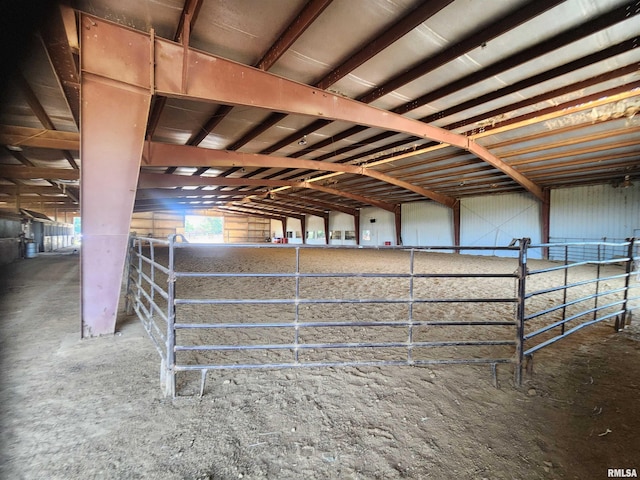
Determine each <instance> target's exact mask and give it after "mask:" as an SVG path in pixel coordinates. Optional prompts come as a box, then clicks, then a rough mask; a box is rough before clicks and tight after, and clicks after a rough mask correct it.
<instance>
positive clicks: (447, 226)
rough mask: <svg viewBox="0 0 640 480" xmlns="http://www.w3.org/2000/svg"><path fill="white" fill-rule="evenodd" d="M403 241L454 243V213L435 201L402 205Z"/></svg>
mask: <svg viewBox="0 0 640 480" xmlns="http://www.w3.org/2000/svg"><path fill="white" fill-rule="evenodd" d="M402 243H403V244H404V245H409V246H413V245H416V246H425V245H431V246H435V245H453V243H454V239H453V213H452V211H451V209H450V208H448V207H446V206H444V205H440V204H438V203H434V202H415V203H405V204H403V205H402Z"/></svg>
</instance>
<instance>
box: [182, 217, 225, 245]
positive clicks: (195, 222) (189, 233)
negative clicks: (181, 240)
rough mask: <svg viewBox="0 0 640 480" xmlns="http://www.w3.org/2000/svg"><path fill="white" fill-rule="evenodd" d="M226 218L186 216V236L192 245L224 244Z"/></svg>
mask: <svg viewBox="0 0 640 480" xmlns="http://www.w3.org/2000/svg"><path fill="white" fill-rule="evenodd" d="M223 231H224V217H213V216H205V215H185V217H184V236H185V237H186V239H187V240H189V242H192V243H224V236H223V234H222V233H223Z"/></svg>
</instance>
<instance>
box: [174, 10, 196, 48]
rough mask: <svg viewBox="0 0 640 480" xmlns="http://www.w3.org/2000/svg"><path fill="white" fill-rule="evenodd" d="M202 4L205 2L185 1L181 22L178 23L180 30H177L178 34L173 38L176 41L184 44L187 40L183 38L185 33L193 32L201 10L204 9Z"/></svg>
mask: <svg viewBox="0 0 640 480" xmlns="http://www.w3.org/2000/svg"><path fill="white" fill-rule="evenodd" d="M202 2H203V0H185V2H184V8H183V9H182V13H181V14H180V20H179V21H178V28H177V29H176V34H175V35H174V37H173V40H174V41H176V42H180V43H182V42H183V41H184V40H185V39H184V38H182V37H183V35H184V34H185V32H187V31H188V32H191V31H192V30H193V26H194V25H195V23H196V20H197V19H198V15H199V13H200V8H201V7H202ZM187 23H188V25H187ZM186 41H187V42H188V41H189V39H186Z"/></svg>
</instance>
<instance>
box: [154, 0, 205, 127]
mask: <svg viewBox="0 0 640 480" xmlns="http://www.w3.org/2000/svg"><path fill="white" fill-rule="evenodd" d="M202 2H203V0H185V2H184V7H183V8H182V13H181V14H180V19H179V20H178V26H177V28H176V33H175V35H174V36H173V40H174V42H179V43H183V42H186V44H187V45H188V44H189V41H190V38H189V35H190V33H191V30H192V29H193V26H194V25H195V23H196V20H197V18H198V14H199V13H200V8H201V7H202ZM185 32H186V33H187V36H185ZM166 104H167V98H166V97H162V96H154V100H153V104H152V107H151V111H150V113H149V120H148V121H147V133H146V138H147V139H148V140H151V139H152V138H153V134H154V133H155V131H156V128H158V123H159V122H160V117H161V116H162V112H163V110H164V107H165V106H166Z"/></svg>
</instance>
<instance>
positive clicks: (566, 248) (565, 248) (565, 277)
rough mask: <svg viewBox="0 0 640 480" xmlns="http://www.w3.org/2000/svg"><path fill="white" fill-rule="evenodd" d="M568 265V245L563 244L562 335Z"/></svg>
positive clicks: (565, 316) (565, 310) (565, 313)
mask: <svg viewBox="0 0 640 480" xmlns="http://www.w3.org/2000/svg"><path fill="white" fill-rule="evenodd" d="M567 265H569V245H565V246H564V266H565V269H564V288H563V289H562V327H561V328H560V332H561V333H562V335H564V329H565V323H564V321H565V319H566V318H567V283H568V282H569V269H568V268H566V267H567Z"/></svg>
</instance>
